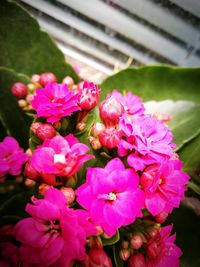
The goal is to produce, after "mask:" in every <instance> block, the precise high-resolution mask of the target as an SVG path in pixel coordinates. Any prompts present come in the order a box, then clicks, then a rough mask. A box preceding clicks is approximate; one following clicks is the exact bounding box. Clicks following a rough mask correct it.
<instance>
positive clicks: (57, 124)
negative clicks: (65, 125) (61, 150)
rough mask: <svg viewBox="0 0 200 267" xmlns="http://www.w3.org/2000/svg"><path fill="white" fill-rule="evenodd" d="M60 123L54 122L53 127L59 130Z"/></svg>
mask: <svg viewBox="0 0 200 267" xmlns="http://www.w3.org/2000/svg"><path fill="white" fill-rule="evenodd" d="M61 126H62V125H61V122H60V121H57V122H54V124H53V127H54V128H55V129H56V130H60V128H61Z"/></svg>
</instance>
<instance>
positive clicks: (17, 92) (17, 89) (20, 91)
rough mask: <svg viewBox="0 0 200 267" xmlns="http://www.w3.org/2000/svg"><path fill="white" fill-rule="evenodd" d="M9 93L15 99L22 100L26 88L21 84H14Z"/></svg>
mask: <svg viewBox="0 0 200 267" xmlns="http://www.w3.org/2000/svg"><path fill="white" fill-rule="evenodd" d="M11 92H12V94H13V95H14V96H15V97H17V98H24V97H25V96H26V95H27V93H28V88H27V86H26V85H25V84H23V83H14V84H13V86H12V88H11Z"/></svg>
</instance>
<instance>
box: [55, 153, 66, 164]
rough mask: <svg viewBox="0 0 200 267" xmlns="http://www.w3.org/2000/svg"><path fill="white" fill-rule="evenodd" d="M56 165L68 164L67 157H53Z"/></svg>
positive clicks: (58, 155)
mask: <svg viewBox="0 0 200 267" xmlns="http://www.w3.org/2000/svg"><path fill="white" fill-rule="evenodd" d="M53 161H54V164H56V163H66V159H65V155H63V154H55V155H54V156H53Z"/></svg>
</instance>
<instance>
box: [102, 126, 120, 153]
mask: <svg viewBox="0 0 200 267" xmlns="http://www.w3.org/2000/svg"><path fill="white" fill-rule="evenodd" d="M120 137H121V135H120V133H119V132H118V131H117V130H116V129H115V128H107V129H105V130H104V131H103V132H101V133H100V135H99V141H100V143H101V144H102V146H104V147H106V148H108V149H112V148H115V147H117V146H118V144H119V141H120Z"/></svg>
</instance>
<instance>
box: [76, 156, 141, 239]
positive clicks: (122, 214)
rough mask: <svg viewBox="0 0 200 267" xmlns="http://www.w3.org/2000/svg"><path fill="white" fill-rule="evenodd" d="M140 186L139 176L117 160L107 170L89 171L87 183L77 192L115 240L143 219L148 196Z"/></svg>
mask: <svg viewBox="0 0 200 267" xmlns="http://www.w3.org/2000/svg"><path fill="white" fill-rule="evenodd" d="M138 182H139V178H138V175H137V173H136V172H134V170H133V169H126V168H125V167H124V165H123V163H122V162H121V160H120V159H119V158H115V159H112V160H111V161H110V162H109V163H108V164H107V165H106V166H105V168H88V170H87V179H86V183H85V184H83V185H81V186H80V187H79V188H78V189H77V191H76V193H77V196H78V198H77V201H78V203H79V204H80V205H81V206H82V207H83V208H85V209H87V210H89V211H90V213H91V217H92V218H93V219H94V221H95V223H96V225H100V226H102V227H103V229H104V231H105V233H106V234H108V235H110V236H112V235H113V234H115V232H116V230H117V229H118V228H119V227H121V226H122V225H128V224H130V223H132V222H133V221H134V220H135V218H136V217H138V216H142V213H141V209H142V208H143V206H144V195H143V192H142V191H141V190H140V189H139V188H138Z"/></svg>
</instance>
